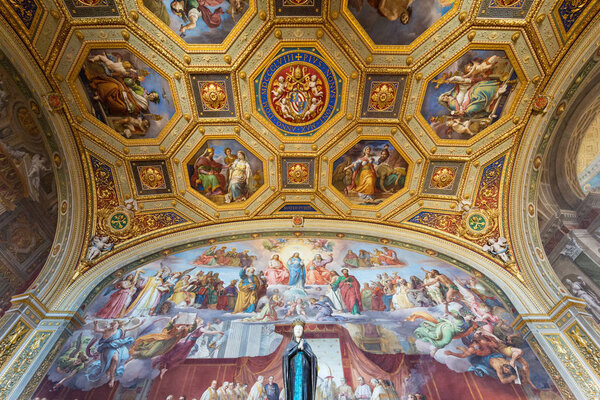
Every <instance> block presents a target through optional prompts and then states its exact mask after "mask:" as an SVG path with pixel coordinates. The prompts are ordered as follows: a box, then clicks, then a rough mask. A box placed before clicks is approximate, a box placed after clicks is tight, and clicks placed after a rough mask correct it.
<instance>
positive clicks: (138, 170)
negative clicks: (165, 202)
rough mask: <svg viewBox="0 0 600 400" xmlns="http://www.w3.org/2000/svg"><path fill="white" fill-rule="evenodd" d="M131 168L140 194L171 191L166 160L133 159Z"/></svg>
mask: <svg viewBox="0 0 600 400" xmlns="http://www.w3.org/2000/svg"><path fill="white" fill-rule="evenodd" d="M131 170H132V173H133V180H134V181H135V187H136V190H137V194H138V196H145V195H155V194H165V193H171V192H172V190H171V180H170V179H169V171H168V170H167V165H166V163H165V161H164V160H153V161H132V162H131Z"/></svg>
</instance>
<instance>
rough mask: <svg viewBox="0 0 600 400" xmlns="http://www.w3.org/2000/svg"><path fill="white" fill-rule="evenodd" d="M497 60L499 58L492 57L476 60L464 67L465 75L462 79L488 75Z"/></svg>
mask: <svg viewBox="0 0 600 400" xmlns="http://www.w3.org/2000/svg"><path fill="white" fill-rule="evenodd" d="M499 59H500V57H498V56H496V55H493V56H491V57H488V58H486V59H485V60H479V59H477V60H473V61H471V62H470V63H468V64H467V65H466V66H465V72H466V74H464V75H463V78H470V77H474V76H477V75H486V74H489V73H490V72H491V71H492V69H493V68H494V65H495V64H496V63H497V62H498V60H499Z"/></svg>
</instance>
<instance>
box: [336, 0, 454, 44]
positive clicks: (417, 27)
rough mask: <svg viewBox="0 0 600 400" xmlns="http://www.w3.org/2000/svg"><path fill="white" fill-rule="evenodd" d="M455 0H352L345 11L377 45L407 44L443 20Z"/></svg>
mask: <svg viewBox="0 0 600 400" xmlns="http://www.w3.org/2000/svg"><path fill="white" fill-rule="evenodd" d="M453 6H454V0H422V1H419V2H416V3H415V2H414V0H406V1H365V0H350V1H348V3H347V6H346V7H347V9H346V10H345V12H346V13H347V15H348V16H349V17H350V19H351V21H352V24H353V25H354V26H355V28H356V29H357V30H358V31H359V32H360V33H361V34H362V35H363V36H365V35H366V36H365V38H366V39H368V40H370V41H371V42H372V43H373V44H375V45H384V46H408V45H410V44H412V43H413V42H414V41H415V40H416V39H417V38H419V36H421V35H422V34H423V33H424V32H425V31H426V30H427V29H429V28H430V27H432V26H433V25H435V24H438V23H442V18H443V17H444V15H447V14H448V12H449V11H450V10H452V7H453Z"/></svg>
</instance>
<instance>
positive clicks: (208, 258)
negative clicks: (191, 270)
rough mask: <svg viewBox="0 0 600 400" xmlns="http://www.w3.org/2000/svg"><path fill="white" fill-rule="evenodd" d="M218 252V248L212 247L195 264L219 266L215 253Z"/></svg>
mask: <svg viewBox="0 0 600 400" xmlns="http://www.w3.org/2000/svg"><path fill="white" fill-rule="evenodd" d="M216 251H217V246H210V247H209V248H208V249H206V250H205V251H204V253H202V254H201V255H200V256H199V257H198V258H196V260H195V261H194V264H196V265H208V266H213V265H217V259H216V256H215V253H216Z"/></svg>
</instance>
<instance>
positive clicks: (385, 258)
mask: <svg viewBox="0 0 600 400" xmlns="http://www.w3.org/2000/svg"><path fill="white" fill-rule="evenodd" d="M379 263H380V264H381V265H406V264H405V263H404V262H403V261H400V260H399V259H398V255H397V254H396V252H395V251H394V250H392V249H389V248H387V247H384V248H383V254H380V255H379Z"/></svg>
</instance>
